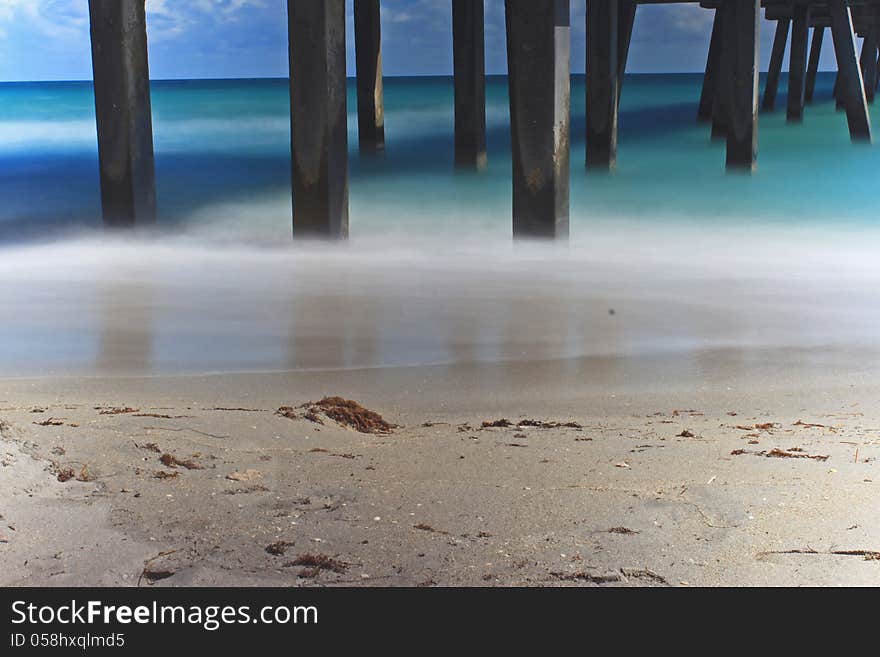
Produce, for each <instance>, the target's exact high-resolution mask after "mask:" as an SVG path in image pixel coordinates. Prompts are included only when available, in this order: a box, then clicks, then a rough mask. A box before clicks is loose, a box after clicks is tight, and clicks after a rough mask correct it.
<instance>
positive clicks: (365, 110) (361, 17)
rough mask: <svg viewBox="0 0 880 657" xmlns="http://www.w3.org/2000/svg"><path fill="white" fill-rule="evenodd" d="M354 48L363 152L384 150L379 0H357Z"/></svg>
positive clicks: (360, 141)
mask: <svg viewBox="0 0 880 657" xmlns="http://www.w3.org/2000/svg"><path fill="white" fill-rule="evenodd" d="M354 51H355V64H356V66H357V73H356V74H357V109H358V146H359V148H360V151H361V152H362V153H376V152H378V151H382V150H385V100H384V97H383V88H382V28H381V25H380V15H379V0H354Z"/></svg>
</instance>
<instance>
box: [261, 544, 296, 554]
mask: <svg viewBox="0 0 880 657" xmlns="http://www.w3.org/2000/svg"><path fill="white" fill-rule="evenodd" d="M293 546H294V543H293V542H292V541H275V542H274V543H270V544H269V545H267V546H266V552H268V553H269V554H271V555H272V556H274V557H283V556H284V553H285V552H287V548H289V547H293Z"/></svg>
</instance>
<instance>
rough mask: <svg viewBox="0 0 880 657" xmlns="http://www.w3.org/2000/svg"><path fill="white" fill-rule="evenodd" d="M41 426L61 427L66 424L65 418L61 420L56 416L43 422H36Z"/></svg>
mask: <svg viewBox="0 0 880 657" xmlns="http://www.w3.org/2000/svg"><path fill="white" fill-rule="evenodd" d="M34 424H36V425H37V426H39V427H60V426H62V425H63V424H64V420H59V419H58V418H56V417H50V418H47V419H45V420H43V421H42V422H34Z"/></svg>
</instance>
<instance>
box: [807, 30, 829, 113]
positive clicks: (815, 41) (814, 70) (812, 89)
mask: <svg viewBox="0 0 880 657" xmlns="http://www.w3.org/2000/svg"><path fill="white" fill-rule="evenodd" d="M824 38H825V28H824V27H818V26H817V27H814V28H813V38H812V40H811V41H810V62H809V64H808V65H807V80H806V82H805V83H804V103H807V104H809V103H812V102H813V96H814V95H815V93H816V75H817V74H818V72H819V56H820V55H821V54H822V41H823V40H824Z"/></svg>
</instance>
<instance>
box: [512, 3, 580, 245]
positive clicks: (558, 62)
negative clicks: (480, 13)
mask: <svg viewBox="0 0 880 657" xmlns="http://www.w3.org/2000/svg"><path fill="white" fill-rule="evenodd" d="M504 6H505V15H506V21H507V68H508V76H509V81H510V82H509V83H510V122H511V147H512V155H513V235H514V237H544V238H561V237H568V223H569V216H568V213H569V164H570V112H571V107H570V105H571V87H570V78H569V72H570V66H569V54H570V48H571V19H570V6H569V0H546V1H542V2H535V1H534V0H505V3H504Z"/></svg>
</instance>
